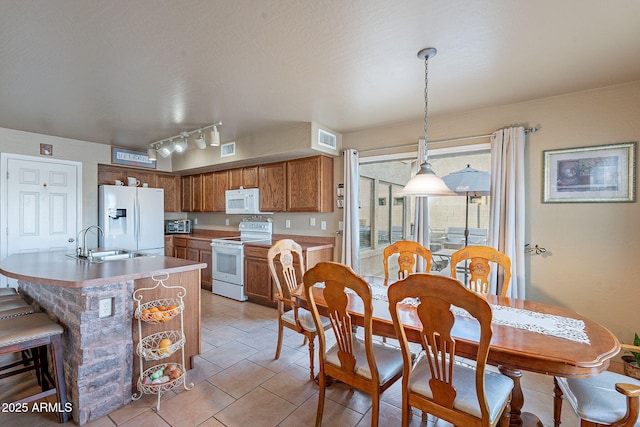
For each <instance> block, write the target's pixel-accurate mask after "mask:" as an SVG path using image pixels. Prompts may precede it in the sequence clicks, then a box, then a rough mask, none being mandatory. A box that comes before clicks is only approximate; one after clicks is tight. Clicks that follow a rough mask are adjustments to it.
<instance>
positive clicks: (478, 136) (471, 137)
mask: <svg viewBox="0 0 640 427" xmlns="http://www.w3.org/2000/svg"><path fill="white" fill-rule="evenodd" d="M539 129H540V125H536V126H534V127H532V128H526V129H525V130H524V133H525V134H528V133H536V132H537V131H538V130H539ZM491 135H492V134H488V135H473V136H463V137H460V138H450V139H439V140H437V141H429V145H431V144H444V143H445V142H457V141H467V140H470V139H480V138H489V137H490V136H491ZM417 146H418V143H417V142H416V143H413V144H405V145H396V146H393V147H383V148H372V149H370V150H360V153H373V152H376V151H386V150H397V149H398V148H411V147H417Z"/></svg>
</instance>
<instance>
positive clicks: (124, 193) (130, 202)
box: [98, 185, 164, 255]
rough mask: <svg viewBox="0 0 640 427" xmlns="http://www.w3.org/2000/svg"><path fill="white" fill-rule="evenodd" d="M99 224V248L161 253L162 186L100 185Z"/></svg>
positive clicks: (162, 231) (162, 242)
mask: <svg viewBox="0 0 640 427" xmlns="http://www.w3.org/2000/svg"><path fill="white" fill-rule="evenodd" d="M98 215H99V217H98V225H99V226H100V227H102V230H104V236H103V235H101V234H100V237H99V239H98V242H99V244H100V247H101V248H106V249H126V250H130V251H137V252H142V253H146V254H153V255H164V190H163V189H162V188H146V187H133V186H131V187H129V186H122V185H120V186H118V185H101V186H100V187H99V190H98Z"/></svg>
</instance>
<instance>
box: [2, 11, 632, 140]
mask: <svg viewBox="0 0 640 427" xmlns="http://www.w3.org/2000/svg"><path fill="white" fill-rule="evenodd" d="M639 23H640V1H637V0H610V1H606V2H605V1H601V0H562V1H558V0H537V1H530V0H492V1H473V0H467V1H464V0H447V1H442V0H387V1H378V0H351V1H345V0H297V1H296V0H263V1H260V0H189V1H157V0H135V1H131V0H113V1H106V0H102V1H100V0H84V1H79V0H50V1H40V0H39V1H32V0H0V127H4V128H11V129H19V130H24V131H29V132H37V133H44V134H48V135H55V136H61V137H67V138H75V139H80V140H87V141H93V142H98V143H105V144H114V145H123V146H129V147H140V148H146V147H147V145H148V144H149V143H150V142H154V141H157V140H160V139H164V138H167V137H169V136H173V135H176V134H178V133H180V132H181V131H188V130H193V129H195V128H199V127H201V126H205V125H208V124H211V123H214V122H217V121H222V122H223V126H222V128H221V134H222V141H223V142H225V141H231V140H234V139H235V138H239V137H242V136H246V135H249V134H252V133H256V132H260V131H261V130H273V129H275V128H278V127H281V126H286V125H289V124H291V123H292V122H310V121H314V122H317V123H319V124H322V125H324V126H326V127H329V128H332V129H334V130H336V131H338V132H341V133H348V132H352V131H357V130H360V129H365V128H371V127H378V126H384V125H390V124H394V123H404V122H408V121H413V120H419V119H420V118H421V117H423V114H424V112H423V109H424V99H423V96H424V94H423V91H424V63H423V62H422V61H420V60H419V59H417V56H416V54H417V52H418V51H419V50H421V49H422V48H425V47H429V46H433V47H436V48H437V49H438V54H437V55H436V56H435V57H434V58H433V59H431V60H430V61H429V114H430V116H433V115H438V114H446V113H454V112H461V111H468V110H474V109H479V108H484V107H491V106H496V105H503V104H508V103H515V102H521V101H527V100H532V99H538V98H543V97H548V96H553V95H558V94H563V93H570V92H575V91H580V90H585V89H590V88H597V87H603V86H608V85H612V84H617V83H622V82H627V81H633V80H640V51H639V50H638V41H639V40H640V25H639Z"/></svg>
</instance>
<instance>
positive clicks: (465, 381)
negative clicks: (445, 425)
mask: <svg viewBox="0 0 640 427" xmlns="http://www.w3.org/2000/svg"><path fill="white" fill-rule="evenodd" d="M484 378H485V379H484V391H485V395H486V397H487V403H488V404H489V415H490V420H491V423H493V422H494V421H495V420H496V419H497V418H498V417H499V416H500V415H501V414H502V411H501V409H502V407H503V406H504V403H505V402H506V401H507V399H509V395H510V393H511V390H512V389H513V380H512V379H511V378H509V377H507V376H506V375H502V374H501V373H499V372H492V371H488V370H485V373H484ZM430 379H431V370H430V369H429V361H428V359H427V357H424V356H423V357H420V358H419V359H418V361H417V362H416V363H415V364H414V365H413V369H412V371H411V378H410V380H409V390H410V391H412V392H414V393H418V394H421V395H423V396H425V397H427V398H430V399H432V398H433V393H431V388H430V387H429V380H430ZM453 386H454V387H455V389H456V392H457V395H456V400H455V401H454V402H453V407H454V408H455V409H457V410H459V411H463V412H466V413H468V414H471V415H474V416H476V417H478V418H480V417H481V416H482V414H481V412H480V404H479V403H478V397H477V394H476V370H475V369H473V368H471V367H468V366H464V365H463V364H459V363H455V364H454V365H453Z"/></svg>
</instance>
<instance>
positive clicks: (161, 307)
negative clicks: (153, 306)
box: [158, 305, 167, 311]
mask: <svg viewBox="0 0 640 427" xmlns="http://www.w3.org/2000/svg"><path fill="white" fill-rule="evenodd" d="M166 310H167V307H165V306H164V305H159V306H158V311H166Z"/></svg>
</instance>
